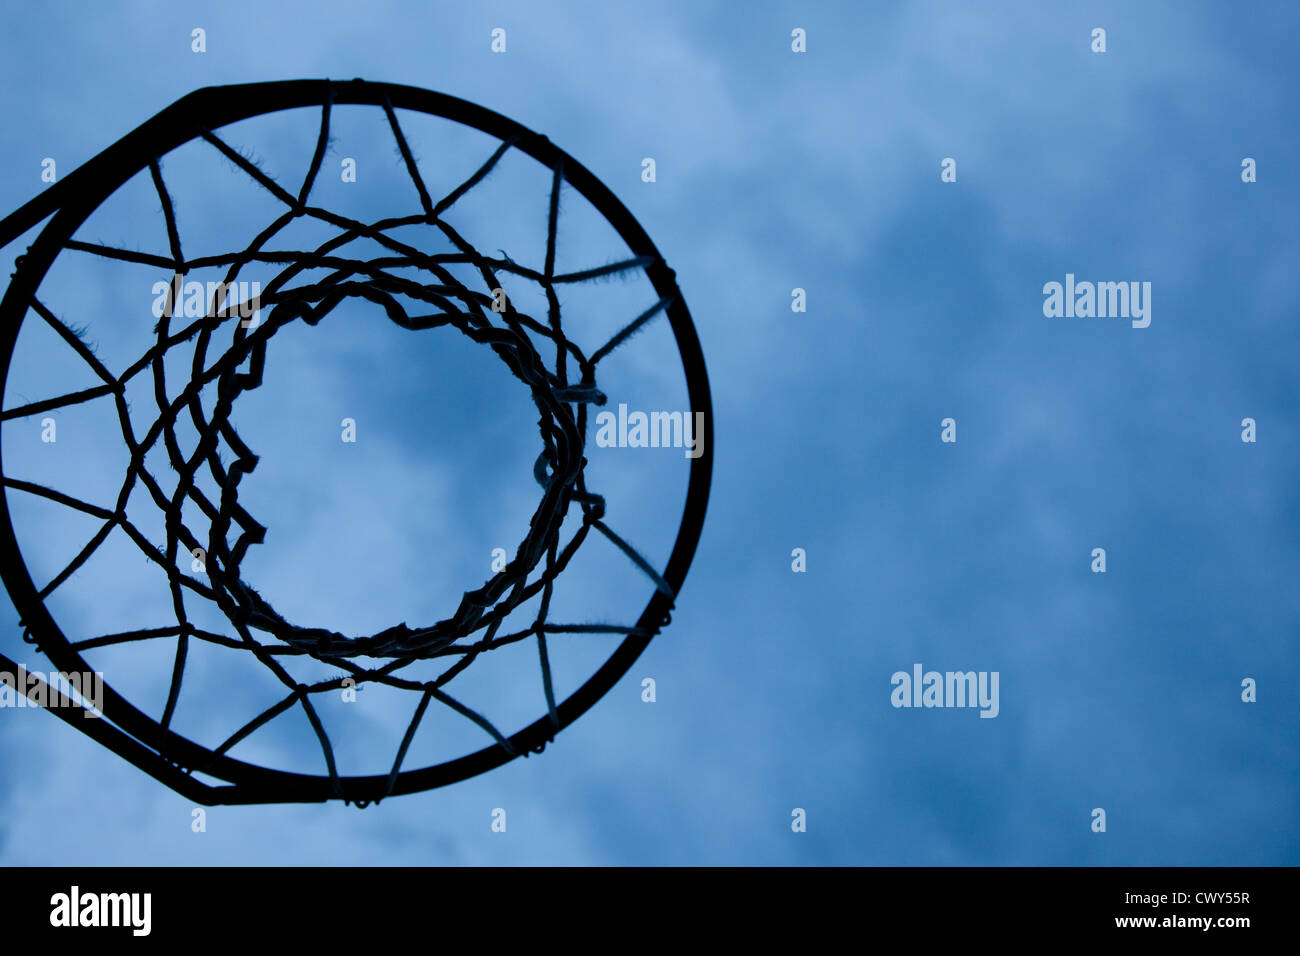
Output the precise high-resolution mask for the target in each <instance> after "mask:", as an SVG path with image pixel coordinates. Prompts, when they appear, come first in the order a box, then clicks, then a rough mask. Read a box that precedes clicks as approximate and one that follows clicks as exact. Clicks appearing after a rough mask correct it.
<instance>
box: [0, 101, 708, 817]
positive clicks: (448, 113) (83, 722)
mask: <svg viewBox="0 0 1300 956" xmlns="http://www.w3.org/2000/svg"><path fill="white" fill-rule="evenodd" d="M327 100H328V101H329V102H332V103H333V104H334V105H363V106H384V105H385V104H389V105H391V107H392V108H393V109H403V110H409V111H412V112H417V113H424V114H427V115H431V116H435V117H440V118H443V119H447V120H451V121H453V122H457V123H460V124H461V125H464V126H467V127H471V128H474V129H477V130H479V131H481V132H483V133H486V134H488V135H490V136H492V137H495V138H496V139H498V140H500V141H502V142H503V143H504V142H506V141H508V140H509V141H512V148H513V149H517V150H519V151H521V152H523V153H525V154H527V155H529V156H531V157H532V158H533V159H535V160H536V161H538V162H539V163H541V164H542V165H543V166H545V167H546V168H548V169H555V168H556V166H557V164H559V163H562V167H561V168H562V174H563V179H564V181H565V182H567V183H568V184H569V185H570V186H571V187H572V188H574V189H575V190H576V191H577V192H578V193H579V194H581V195H582V196H583V197H584V198H585V199H586V201H587V202H588V203H590V204H591V206H592V207H593V208H594V209H595V210H596V211H597V212H598V213H600V215H601V216H602V217H603V218H604V219H605V220H606V222H608V223H609V225H610V226H612V227H613V228H614V230H615V231H616V232H617V233H618V235H619V237H620V238H621V239H622V240H623V242H625V243H626V244H627V246H628V248H629V250H630V251H631V252H632V254H633V255H634V256H638V257H642V256H643V257H647V258H649V259H650V260H652V261H651V262H650V264H648V265H646V266H644V269H645V272H646V275H647V277H648V278H649V280H650V282H651V284H652V285H653V287H654V289H655V291H656V293H658V295H659V296H660V298H661V299H663V300H667V299H671V302H670V304H668V305H667V306H666V308H665V314H666V317H667V319H668V321H669V324H670V326H671V329H672V334H673V337H674V340H675V343H676V347H677V351H678V354H679V356H680V358H681V362H682V369H683V372H684V373H685V378H686V386H687V392H688V396H689V401H690V405H691V411H692V412H696V413H699V412H703V430H702V433H701V434H700V435H698V441H699V442H700V444H699V445H698V446H697V447H700V448H702V453H701V454H700V455H699V456H698V457H696V458H694V459H692V460H691V463H690V474H689V480H688V485H687V491H686V498H685V502H684V506H683V510H682V518H681V523H680V526H679V529H678V533H677V536H676V539H675V541H674V544H673V548H672V551H671V554H670V556H669V558H668V562H667V564H666V566H665V568H664V569H663V571H662V578H663V580H664V581H665V582H667V584H668V585H669V586H670V587H671V589H672V593H673V594H674V595H676V594H679V593H680V591H681V586H682V583H683V582H684V581H685V578H686V575H687V572H688V570H689V568H690V564H691V561H692V559H693V557H694V554H695V549H696V547H697V545H698V542H699V537H700V534H701V531H702V529H703V524H704V516H705V510H706V507H707V503H708V495H709V486H710V482H711V478H712V468H713V445H714V441H713V416H712V403H711V398H710V393H709V384H708V375H707V371H706V368H705V363H704V355H703V352H702V350H701V347H700V343H699V339H698V336H697V334H696V330H695V326H694V324H693V322H692V319H691V316H690V312H689V310H688V308H687V306H686V302H685V300H684V298H683V297H682V296H681V294H680V292H679V290H678V288H677V282H676V277H675V274H674V272H673V270H672V269H670V268H669V267H668V265H667V263H666V262H665V261H664V259H663V257H662V256H661V255H660V253H659V251H658V249H656V247H655V245H654V243H653V242H652V241H651V239H650V237H649V236H648V235H647V234H646V232H645V230H644V229H643V228H642V227H641V225H640V224H639V223H638V222H637V220H636V218H635V217H634V216H633V215H632V214H631V212H629V211H628V209H627V208H626V207H625V206H624V205H623V204H622V203H621V202H620V201H619V200H618V198H617V197H616V196H615V195H614V194H613V192H611V191H610V189H609V188H608V187H606V186H605V185H604V184H603V183H602V182H601V181H600V180H599V179H597V178H596V176H594V175H593V174H592V173H591V172H590V171H588V170H587V169H586V167H584V166H583V165H582V164H581V163H579V162H578V161H577V160H575V159H573V158H572V157H571V156H569V155H568V154H567V153H565V152H564V151H563V150H561V149H560V148H559V147H557V146H555V145H554V144H553V143H551V142H550V140H548V139H547V138H546V137H545V136H543V135H541V134H538V133H535V132H533V131H531V130H529V129H527V128H526V127H524V126H522V125H521V124H519V123H517V122H515V121H514V120H511V119H508V118H507V117H504V116H502V115H500V114H498V113H495V112H493V111H492V110H489V109H487V108H485V107H482V106H479V105H477V104H475V103H471V102H468V101H466V100H462V99H458V98H456V97H453V96H449V95H447V94H443V93H437V92H434V91H431V90H425V89H421V88H418V87H412V86H404V85H397V84H389V83H375V82H369V81H364V80H360V79H357V80H351V81H332V80H328V79H319V80H287V81H275V82H267V83H249V84H239V85H233V86H216V87H206V88H203V89H199V90H196V91H194V92H192V93H190V94H188V95H186V96H184V97H182V98H181V99H179V100H177V101H176V102H175V103H173V104H172V105H170V106H168V107H167V108H165V109H164V110H162V111H161V112H159V113H158V114H157V115H155V116H154V117H153V118H151V119H149V120H147V121H146V122H145V123H143V124H141V125H140V126H139V127H137V128H136V129H135V130H133V131H132V132H130V133H128V134H127V135H126V136H124V137H123V138H122V139H120V140H119V141H117V142H116V143H114V144H113V145H112V146H109V147H108V148H107V149H105V150H104V151H103V152H101V153H99V154H98V155H97V156H95V157H94V158H92V159H90V160H88V161H87V162H86V163H84V164H83V165H82V166H80V167H78V168H77V169H76V170H74V171H73V172H71V173H70V174H68V176H66V177H65V178H64V179H62V180H61V181H59V182H57V183H55V184H53V185H51V186H50V187H49V188H48V189H46V190H45V191H44V192H43V193H41V194H40V195H39V196H37V197H36V198H35V199H33V200H32V201H31V202H29V203H27V204H26V205H24V206H23V207H21V208H20V209H18V210H17V211H15V212H14V213H13V214H11V215H9V216H7V217H6V218H5V219H4V220H2V221H0V246H3V245H7V244H9V243H10V242H12V241H14V240H15V239H17V238H18V237H19V236H21V235H22V234H23V233H25V232H26V231H27V230H28V229H31V228H32V227H34V226H36V225H38V224H40V223H41V222H42V221H44V220H46V219H47V218H48V219H49V221H48V222H47V223H45V225H44V228H43V229H42V230H41V232H40V234H39V235H38V236H37V238H36V239H35V241H34V242H33V243H32V244H31V246H30V247H29V249H28V250H27V252H26V253H25V254H24V255H22V256H20V257H19V259H18V265H17V268H16V270H15V272H14V274H13V277H12V279H11V281H10V282H9V285H8V288H7V289H6V291H5V293H4V296H3V298H2V299H0V396H2V395H3V394H4V389H5V384H6V382H7V379H8V374H9V366H10V364H11V362H12V359H13V353H14V348H15V344H16V342H17V337H18V332H19V330H20V328H21V326H22V323H23V321H24V320H25V318H26V316H27V314H28V311H29V308H30V303H31V302H32V300H33V298H34V296H35V294H36V292H37V290H38V289H39V287H40V284H41V282H42V281H43V280H44V278H45V275H46V273H47V272H48V270H49V268H50V267H51V266H52V265H53V263H54V261H55V259H56V258H57V257H58V255H59V254H60V252H61V251H62V250H63V244H64V242H65V241H67V240H69V239H71V238H72V236H73V235H74V234H75V233H76V231H77V229H79V228H80V227H81V225H82V224H83V223H84V222H85V221H86V220H87V219H88V218H89V217H90V215H91V214H92V213H93V212H94V211H95V210H96V209H97V208H98V207H99V206H100V204H101V203H103V202H104V200H106V199H107V198H108V197H109V196H111V195H112V194H113V193H115V192H116V191H117V190H118V189H119V188H120V187H121V186H122V185H124V184H125V183H126V182H127V181H128V180H129V179H130V178H132V177H133V176H134V175H135V174H137V173H138V172H140V171H141V170H144V169H147V168H149V163H150V161H151V160H155V159H156V158H159V157H162V156H164V155H166V154H167V153H169V152H171V151H172V150H173V149H176V148H177V147H179V146H181V145H183V144H185V143H187V142H189V141H191V140H193V139H195V138H197V137H198V136H199V135H200V131H203V130H207V131H214V130H217V129H220V128H221V127H224V126H227V125H229V124H231V123H234V122H239V121H241V120H245V119H251V118H253V117H257V116H263V115H266V114H271V113H277V112H282V111H285V110H292V109H302V108H319V107H321V106H322V105H323V104H324V103H325V102H326V101H327ZM0 456H2V451H0ZM3 473H4V469H3V458H2V457H0V475H3ZM0 577H2V578H3V580H4V583H5V586H6V588H7V589H8V591H9V595H10V598H11V599H12V601H13V603H14V606H15V608H16V609H17V611H18V614H19V617H20V621H21V626H22V627H23V630H24V640H26V641H27V642H28V643H29V644H33V645H36V647H37V649H38V650H39V652H40V653H42V654H43V655H44V656H45V657H46V658H48V659H49V660H50V661H51V662H52V663H53V664H54V665H55V666H56V667H58V668H59V669H60V670H61V671H63V672H66V673H81V672H86V671H89V670H91V668H89V667H88V666H87V665H86V662H85V661H84V660H83V659H82V657H81V654H80V653H79V651H77V650H76V649H75V648H73V646H72V644H71V642H70V641H69V640H68V638H67V637H66V636H65V635H64V634H63V632H62V630H61V629H60V627H59V625H58V623H57V622H56V621H55V620H54V618H53V616H52V615H51V614H50V612H49V610H48V609H47V608H46V607H45V604H44V601H43V600H42V598H41V597H40V593H39V592H38V590H37V588H36V585H35V584H34V582H33V581H32V577H31V574H30V572H29V570H28V568H27V566H26V563H25V561H24V558H23V555H22V551H21V548H20V547H19V544H18V541H17V537H16V535H15V532H14V528H13V523H12V520H11V517H10V513H9V507H8V499H7V494H6V493H0ZM672 606H673V599H672V598H671V597H669V596H668V595H666V594H664V593H663V592H662V591H660V590H657V589H656V590H654V591H653V593H652V595H651V597H650V599H649V601H648V602H647V604H646V606H645V608H644V610H643V611H642V613H641V615H640V617H639V618H638V620H637V624H636V631H637V633H631V634H628V635H627V636H626V637H625V638H624V639H623V640H622V642H621V643H620V644H619V645H618V647H617V648H616V649H615V650H613V651H612V652H611V653H610V656H609V657H608V658H607V659H606V660H605V662H604V663H603V664H602V665H601V666H600V667H599V668H597V670H596V671H595V673H593V674H592V675H591V676H590V677H589V678H588V679H587V680H586V681H585V682H584V683H582V684H581V685H580V686H579V687H578V688H577V690H575V691H574V692H573V693H572V694H571V695H570V696H569V697H568V698H567V699H565V700H564V701H562V702H558V703H557V705H556V715H557V717H558V725H556V724H555V723H553V721H552V719H551V716H550V715H549V714H543V715H542V716H541V717H540V718H539V719H538V720H536V721H534V722H533V723H531V724H529V725H528V726H526V727H524V728H523V729H522V730H519V731H517V732H516V733H514V734H513V735H511V736H510V737H509V738H508V740H509V743H510V745H511V747H512V749H513V751H514V752H513V753H511V752H510V751H508V750H507V749H506V748H504V747H503V746H501V745H500V744H497V743H493V744H491V745H489V746H486V747H484V748H482V749H480V750H478V751H475V752H472V753H469V754H465V755H463V756H461V757H458V758H455V759H452V760H448V761H445V762H443V763H439V764H433V765H430V766H426V767H421V768H418V769H411V770H403V771H401V772H400V773H398V774H397V776H396V778H395V779H390V776H389V775H387V774H376V775H367V776H352V777H337V778H332V777H330V776H325V775H315V774H305V773H296V772H290V771H284V770H276V769H273V768H268V767H263V766H259V765H256V764H250V763H246V762H244V761H241V760H238V759H236V758H233V757H231V756H229V755H228V754H220V755H218V756H217V757H216V758H215V759H213V758H212V753H213V751H211V750H210V749H208V748H206V747H204V746H202V745H200V744H196V743H194V742H193V741H191V740H189V739H188V738H187V737H184V736H182V735H181V734H178V733H177V732H176V731H174V730H172V729H170V728H169V727H163V726H162V724H160V723H159V722H158V721H156V720H154V719H153V718H151V717H149V716H148V715H146V714H145V713H143V712H142V711H140V710H139V709H137V708H136V707H135V705H134V704H132V703H130V702H129V701H128V700H126V699H125V698H124V697H122V696H121V695H119V694H118V693H117V692H116V691H115V690H114V689H113V688H112V687H111V686H109V684H108V683H107V681H106V682H105V685H104V690H103V700H102V706H101V713H102V715H103V716H102V717H100V718H99V719H86V716H85V712H84V711H83V710H81V709H80V708H77V707H69V706H52V707H51V708H50V709H51V710H52V711H53V712H54V713H55V714H56V716H59V717H60V718H62V719H63V720H65V721H67V722H68V723H69V724H70V725H72V726H73V727H75V728H76V729H77V730H80V731H82V732H83V733H86V734H88V735H89V736H91V737H92V738H94V739H96V740H97V741H98V742H99V743H101V744H102V745H104V746H105V747H107V748H109V749H111V750H113V751H114V752H116V753H117V754H118V755H119V756H121V757H123V758H125V759H127V760H129V761H130V762H131V763H132V764H134V765H135V766H137V767H138V768H140V769H141V770H144V771H145V772H146V773H148V774H150V775H151V776H153V777H154V778H155V779H157V780H158V781H160V782H162V783H164V784H166V785H167V786H169V787H171V788H172V789H173V790H176V791H177V792H179V793H181V794H182V795H184V796H186V797H188V798H190V799H193V800H195V801H197V802H199V803H202V804H206V805H218V804H248V803H281V802H321V801H326V800H330V799H340V798H341V799H343V800H345V801H346V802H349V803H353V802H355V803H357V804H358V805H362V806H364V805H366V804H367V803H370V802H376V801H378V800H381V799H384V798H386V797H388V796H396V795H400V794H406V793H415V792H419V791H423V790H428V789H433V788H436V787H442V786H446V785H448V784H451V783H456V782H458V781H460V780H464V779H466V778H469V777H472V776H476V775H478V774H480V773H484V772H486V771H489V770H492V769H494V768H496V767H498V766H500V765H502V764H504V763H507V762H508V761H510V760H513V759H514V758H515V757H517V756H519V755H521V754H522V755H524V756H527V755H528V754H529V753H532V752H540V750H541V749H542V748H543V747H544V746H545V745H546V743H547V742H548V741H550V740H551V739H553V737H554V735H555V734H556V733H558V732H559V731H560V730H562V729H564V728H565V727H567V726H568V725H570V724H571V723H573V722H574V721H575V720H577V718H578V717H580V716H581V715H582V714H583V713H585V712H586V711H587V710H588V709H590V708H591V707H592V706H593V705H594V704H595V703H596V701H597V700H599V699H600V698H601V697H603V696H604V695H605V694H606V693H607V692H608V691H609V690H610V689H611V688H612V687H613V686H614V685H615V684H616V683H617V682H618V681H619V680H620V679H621V678H622V677H623V675H624V674H626V673H627V671H628V670H629V668H630V667H631V666H632V664H633V663H634V662H635V661H636V659H637V658H638V656H639V655H640V654H641V652H642V651H643V650H644V649H645V648H646V646H647V645H648V644H649V643H650V641H651V640H652V639H653V637H654V636H655V635H656V634H657V633H658V631H659V629H660V628H662V627H664V626H666V625H667V624H668V623H669V622H670V619H671V617H670V612H671V610H672ZM0 665H4V666H7V667H9V668H10V670H11V671H14V670H16V668H17V665H16V664H14V662H12V661H10V660H9V659H8V658H7V657H5V656H3V655H0ZM50 693H51V697H52V698H54V699H61V695H59V694H58V693H57V692H56V691H55V690H54V689H53V688H51V689H50ZM62 702H63V703H64V704H70V702H68V701H66V699H62ZM164 754H165V755H166V756H164ZM186 768H190V769H194V768H201V772H202V773H203V774H204V775H205V776H208V777H211V778H215V779H219V780H223V781H226V783H225V784H223V785H216V786H213V785H209V784H207V783H205V782H204V781H202V780H200V779H198V778H196V777H194V776H192V775H191V772H190V770H187V769H186Z"/></svg>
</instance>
